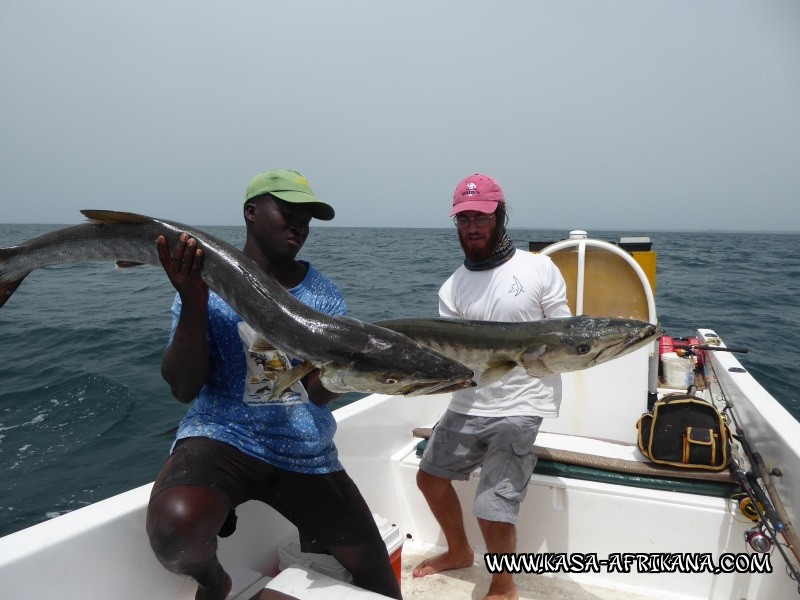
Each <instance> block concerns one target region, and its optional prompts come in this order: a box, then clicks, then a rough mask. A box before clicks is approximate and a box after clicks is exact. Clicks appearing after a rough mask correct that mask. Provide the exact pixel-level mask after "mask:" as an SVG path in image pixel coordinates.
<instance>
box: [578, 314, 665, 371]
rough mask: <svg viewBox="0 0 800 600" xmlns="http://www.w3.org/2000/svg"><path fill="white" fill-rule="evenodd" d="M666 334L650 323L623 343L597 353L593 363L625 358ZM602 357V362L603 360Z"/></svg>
mask: <svg viewBox="0 0 800 600" xmlns="http://www.w3.org/2000/svg"><path fill="white" fill-rule="evenodd" d="M663 333H664V332H663V330H662V329H661V328H660V327H658V325H653V324H652V323H650V324H649V325H648V326H647V327H642V328H641V329H637V330H636V331H634V332H632V333H630V334H628V336H627V337H626V338H625V339H624V340H622V341H621V342H619V343H617V344H614V345H613V346H609V347H608V348H605V349H603V350H601V351H600V352H598V353H597V356H595V358H594V361H592V362H593V363H601V362H606V361H608V360H611V359H612V358H616V357H617V356H623V355H625V354H628V353H629V352H631V351H633V350H635V349H637V348H641V347H642V346H644V345H645V344H647V343H648V342H650V341H651V340H653V339H655V338H657V337H659V336H660V335H662V334H663ZM601 357H602V360H601Z"/></svg>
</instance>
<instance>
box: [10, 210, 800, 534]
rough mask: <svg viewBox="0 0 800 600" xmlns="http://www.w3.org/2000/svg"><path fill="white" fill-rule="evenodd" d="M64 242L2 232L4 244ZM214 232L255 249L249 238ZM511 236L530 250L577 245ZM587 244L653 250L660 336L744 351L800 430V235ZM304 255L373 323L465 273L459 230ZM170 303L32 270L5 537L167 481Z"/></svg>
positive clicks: (15, 313) (153, 286) (17, 378)
mask: <svg viewBox="0 0 800 600" xmlns="http://www.w3.org/2000/svg"><path fill="white" fill-rule="evenodd" d="M56 228H57V226H54V225H0V246H9V245H13V244H16V243H20V242H22V241H24V240H27V239H30V238H32V237H35V236H37V235H41V234H42V233H45V232H47V231H51V230H53V229H56ZM202 229H204V230H206V231H208V232H209V233H213V234H215V235H217V236H219V237H221V238H223V239H226V240H228V241H229V242H231V243H233V244H234V245H236V246H238V247H241V245H242V243H243V241H244V228H243V227H202ZM509 233H510V236H511V237H512V239H513V240H514V242H515V244H516V245H517V247H518V248H522V249H527V247H528V242H529V241H534V240H536V241H556V240H559V239H562V238H564V237H566V235H567V233H568V232H567V231H566V230H563V231H532V230H528V231H524V230H515V229H511V230H510V231H509ZM589 233H590V235H591V236H592V237H595V238H599V239H605V240H608V241H616V240H618V239H619V238H620V237H621V236H625V235H636V236H640V235H644V236H649V237H650V238H651V240H652V242H653V249H654V250H656V251H657V253H658V269H657V287H656V305H657V307H658V314H659V319H660V322H661V325H662V327H663V328H664V329H666V331H667V333H668V334H669V335H671V336H674V337H683V336H690V335H693V333H694V331H695V329H696V328H697V327H708V328H711V329H714V330H715V331H716V332H717V333H718V334H719V335H720V336H722V337H723V339H724V340H725V342H726V344H727V345H728V346H731V347H744V348H747V349H748V350H749V352H748V353H747V354H740V355H739V358H740V360H741V361H742V364H743V365H744V366H745V367H746V368H747V369H748V370H749V371H750V372H751V373H752V374H753V375H754V376H755V377H756V379H757V380H758V381H759V382H760V383H761V384H762V385H764V387H766V388H767V390H768V391H769V392H770V393H772V395H774V396H775V397H776V398H777V399H778V401H779V402H781V403H782V404H783V405H784V406H785V407H786V408H787V409H788V410H789V412H790V413H791V414H792V415H793V416H794V417H795V418H800V399H798V397H797V394H796V390H797V389H798V386H799V385H800V365H798V360H797V357H798V352H797V348H796V345H797V343H798V340H800V308H798V300H797V299H798V298H800V257H799V256H798V252H797V249H798V248H800V235H797V234H761V233H714V232H690V233H685V232H680V233H678V232H646V231H636V232H613V231H590V232H589ZM300 257H301V258H305V259H306V260H309V261H311V262H312V263H313V264H314V265H315V266H317V267H318V268H319V269H321V270H322V271H323V272H325V273H326V274H328V275H329V276H330V277H332V278H333V279H334V280H335V281H336V282H337V283H338V284H339V286H340V287H341V289H342V291H343V293H344V295H345V297H346V300H347V304H348V309H349V312H350V314H351V315H352V316H353V317H356V318H358V319H361V320H364V321H375V320H379V319H388V318H394V317H431V316H436V314H437V306H438V301H437V291H438V288H439V286H440V285H441V283H442V282H443V281H444V280H445V279H446V278H447V277H448V276H449V274H450V273H451V272H452V271H453V270H454V269H456V268H457V267H458V266H459V265H460V263H461V261H462V260H463V255H462V253H461V250H460V247H459V246H458V241H457V238H456V233H455V230H454V229H384V228H336V227H317V228H314V229H313V230H312V232H311V235H310V236H309V239H308V242H307V243H306V246H305V247H304V248H303V250H302V252H301V254H300ZM173 296H174V290H173V289H172V287H171V286H170V284H169V281H168V280H167V278H166V276H165V275H164V273H163V271H161V269H160V268H156V267H152V266H144V267H137V268H132V269H116V268H114V267H113V266H112V265H111V264H110V263H83V264H77V265H67V266H59V267H49V268H46V269H42V270H39V271H35V272H33V273H32V274H31V275H29V276H28V278H27V279H26V280H25V281H24V282H23V284H22V285H21V286H20V287H19V289H18V290H17V291H16V292H15V294H14V295H13V296H12V297H11V299H10V300H9V301H8V303H7V304H6V305H5V306H4V307H3V308H2V309H0V340H2V346H1V347H0V348H1V349H0V535H5V534H8V533H11V532H13V531H16V530H19V529H22V528H24V527H27V526H29V525H33V524H35V523H37V522H40V521H43V520H45V519H48V518H51V517H53V516H56V515H58V514H62V513H64V512H67V511H70V510H74V509H76V508H80V507H81V506H85V505H87V504H90V503H93V502H96V501H98V500H101V499H103V498H107V497H110V496H112V495H114V494H117V493H120V492H122V491H125V490H128V489H131V488H133V487H136V486H139V485H142V484H145V483H147V482H149V481H152V480H153V479H154V477H155V475H156V474H157V472H158V470H159V468H160V467H161V465H162V463H163V461H164V459H165V458H166V456H167V452H168V450H169V447H170V445H171V443H172V436H171V435H170V434H169V431H170V430H171V429H172V428H174V427H175V426H176V424H177V423H178V421H179V420H180V418H181V417H182V416H183V414H184V413H185V411H186V408H187V407H186V406H185V405H182V404H180V403H178V402H177V401H176V400H174V399H173V398H172V396H171V395H170V392H169V388H168V387H167V385H166V384H165V383H164V381H163V380H162V379H161V376H160V371H159V365H160V360H161V356H162V353H163V351H164V348H165V345H166V342H167V336H168V333H169V324H170V315H169V309H170V305H171V304H172V300H173ZM360 397H361V396H360V395H358V394H347V395H345V396H344V397H343V398H342V399H341V400H339V401H338V402H337V404H336V406H340V405H342V404H344V403H348V402H352V401H356V400H357V399H358V398H360ZM398 401H402V400H400V399H398ZM631 427H633V424H631Z"/></svg>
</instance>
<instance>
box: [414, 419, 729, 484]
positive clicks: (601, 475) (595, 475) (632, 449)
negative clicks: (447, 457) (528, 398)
mask: <svg viewBox="0 0 800 600" xmlns="http://www.w3.org/2000/svg"><path fill="white" fill-rule="evenodd" d="M412 435H413V436H414V437H418V438H419V437H421V438H423V439H422V441H420V442H418V443H417V444H416V447H415V453H416V456H417V458H421V457H422V453H423V452H424V450H425V446H427V444H428V439H429V438H430V436H431V435H432V429H431V428H429V427H416V428H414V430H413V431H412ZM537 441H538V442H539V443H538V444H536V445H534V447H533V451H534V454H536V458H537V461H536V467H535V468H534V470H533V473H534V474H538V475H552V476H554V477H568V478H572V479H583V480H586V481H599V482H604V483H616V484H620V485H627V486H633V487H641V488H646V489H652V490H668V491H673V492H683V493H687V494H699V495H703V496H714V497H719V498H728V497H730V496H731V495H732V494H734V493H736V492H737V491H739V486H738V484H737V482H736V479H735V478H734V477H733V475H732V474H731V473H730V472H729V471H728V470H727V469H726V470H724V471H708V470H704V469H684V468H680V467H673V466H669V465H662V464H657V463H653V462H651V461H649V460H647V459H646V458H645V457H644V456H642V454H641V453H640V452H639V450H638V448H637V446H636V445H630V444H618V443H613V442H605V441H602V440H594V439H589V438H577V437H574V436H563V435H559V434H553V433H546V432H544V433H541V434H540V435H539V437H538V439H537ZM575 448H582V450H576V449H575ZM472 476H473V477H479V476H480V468H478V469H477V470H476V471H474V472H473V473H472Z"/></svg>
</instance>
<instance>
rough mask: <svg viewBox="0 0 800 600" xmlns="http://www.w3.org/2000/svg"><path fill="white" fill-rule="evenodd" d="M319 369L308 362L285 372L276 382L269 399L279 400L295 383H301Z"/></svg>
mask: <svg viewBox="0 0 800 600" xmlns="http://www.w3.org/2000/svg"><path fill="white" fill-rule="evenodd" d="M316 368H317V367H315V366H314V364H313V363H310V362H308V361H305V362H302V363H300V364H299V365H297V366H296V367H292V368H291V369H289V370H288V371H284V372H283V373H281V374H280V375H278V378H277V379H276V380H275V384H274V385H273V386H272V393H271V394H270V395H269V399H272V398H277V397H279V396H280V395H281V394H283V392H285V391H286V390H288V389H289V388H290V387H292V386H293V385H294V384H295V383H297V382H298V381H300V380H301V379H302V378H303V377H305V376H306V375H308V374H309V373H311V371H313V370H314V369H316Z"/></svg>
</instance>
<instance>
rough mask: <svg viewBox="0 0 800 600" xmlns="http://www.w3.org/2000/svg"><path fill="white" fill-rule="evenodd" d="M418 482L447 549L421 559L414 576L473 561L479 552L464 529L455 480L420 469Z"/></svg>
mask: <svg viewBox="0 0 800 600" xmlns="http://www.w3.org/2000/svg"><path fill="white" fill-rule="evenodd" d="M417 486H418V487H419V489H420V491H421V492H422V495H423V496H425V500H426V501H427V502H428V506H429V507H430V509H431V512H432V513H433V516H434V517H435V518H436V521H437V522H438V523H439V527H441V528H442V532H443V533H444V537H445V540H447V550H446V551H445V552H443V553H441V554H439V555H437V556H434V557H432V558H427V559H425V560H423V561H422V562H421V563H419V564H418V565H417V566H416V568H415V569H414V571H413V575H414V577H425V576H426V575H431V574H432V573H438V572H439V571H446V570H449V569H462V568H464V567H469V566H471V565H472V561H473V560H474V558H475V554H474V552H473V551H472V547H471V546H470V545H469V540H468V539H467V533H466V531H465V530H464V516H463V514H462V512H461V502H459V500H458V496H457V495H456V490H455V488H454V487H453V482H452V481H450V480H449V479H445V478H443V477H436V476H435V475H431V474H429V473H426V472H425V471H422V470H419V471H417Z"/></svg>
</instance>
